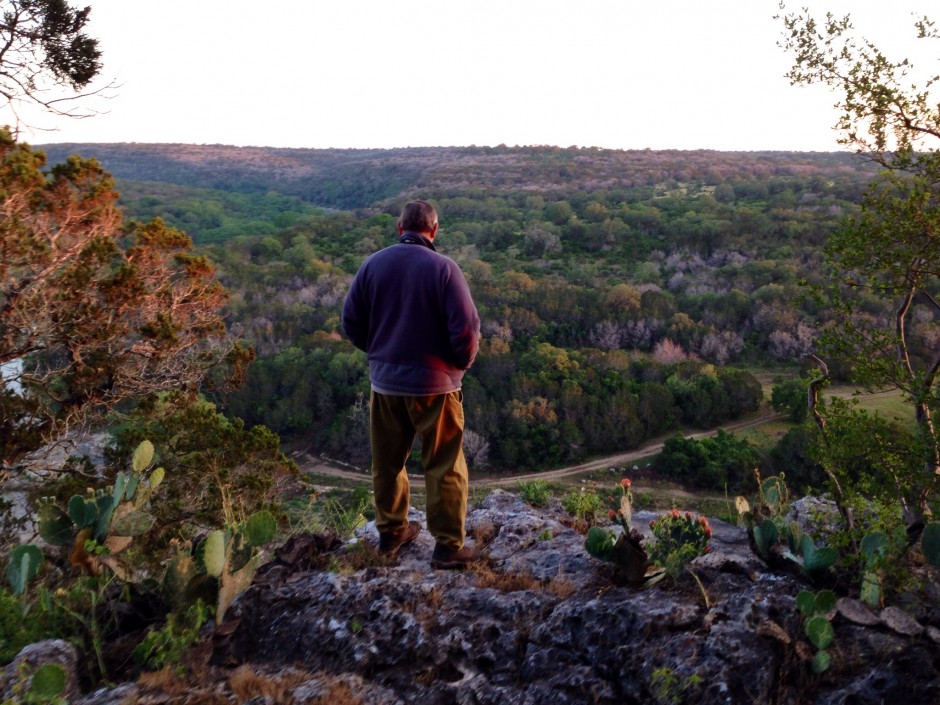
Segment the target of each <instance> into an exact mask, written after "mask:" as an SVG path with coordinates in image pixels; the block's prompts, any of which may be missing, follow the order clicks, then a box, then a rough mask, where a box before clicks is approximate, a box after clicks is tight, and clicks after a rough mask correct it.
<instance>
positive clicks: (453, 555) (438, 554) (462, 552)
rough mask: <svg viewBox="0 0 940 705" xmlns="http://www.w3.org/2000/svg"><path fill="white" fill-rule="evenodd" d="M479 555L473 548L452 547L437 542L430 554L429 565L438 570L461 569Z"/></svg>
mask: <svg viewBox="0 0 940 705" xmlns="http://www.w3.org/2000/svg"><path fill="white" fill-rule="evenodd" d="M479 557H480V556H479V552H478V551H477V550H476V549H475V548H468V547H467V546H464V547H463V548H454V547H452V546H445V545H444V544H441V543H439V544H437V545H436V546H435V547H434V553H433V554H431V567H432V568H435V569H438V570H463V569H464V568H466V567H467V566H468V565H469V564H471V563H473V562H474V561H475V560H477V559H479Z"/></svg>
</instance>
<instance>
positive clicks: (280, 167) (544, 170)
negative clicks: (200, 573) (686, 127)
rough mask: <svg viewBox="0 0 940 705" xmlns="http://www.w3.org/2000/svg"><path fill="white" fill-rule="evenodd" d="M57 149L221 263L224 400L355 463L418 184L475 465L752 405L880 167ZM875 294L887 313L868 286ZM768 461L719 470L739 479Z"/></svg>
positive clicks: (783, 158)
mask: <svg viewBox="0 0 940 705" xmlns="http://www.w3.org/2000/svg"><path fill="white" fill-rule="evenodd" d="M44 149H45V150H46V152H47V154H48V156H49V161H50V162H52V163H54V162H58V161H61V160H62V159H64V158H65V156H66V155H67V154H69V153H72V152H78V153H82V154H89V155H95V156H96V158H98V159H99V160H100V161H101V162H102V164H103V166H104V167H105V168H106V169H107V170H109V171H110V172H111V173H112V174H114V176H115V177H116V178H117V185H118V189H119V191H120V192H121V193H122V199H121V203H122V205H123V206H124V208H125V210H126V212H127V215H128V217H129V218H131V219H140V220H149V219H150V218H152V217H155V216H158V217H160V218H162V219H163V220H165V221H166V222H167V224H168V225H170V226H173V227H177V228H180V229H182V230H185V231H186V232H187V233H189V234H190V235H191V236H192V237H193V238H194V240H195V242H196V243H197V245H199V246H200V249H201V250H202V251H204V252H205V253H207V254H208V255H209V257H210V258H211V260H212V261H213V262H214V263H216V265H217V267H218V274H219V278H220V280H221V281H222V283H223V284H224V285H225V287H226V288H227V289H228V290H229V292H230V294H231V299H230V301H229V304H228V309H227V317H228V323H229V329H230V331H231V332H232V334H233V335H235V336H236V337H238V338H240V339H243V340H244V341H245V342H246V343H248V344H249V345H251V346H252V347H253V348H254V350H255V352H256V354H257V360H256V362H255V363H254V364H253V365H252V366H251V367H250V369H249V372H248V375H247V379H246V382H245V384H244V385H243V386H242V387H241V389H240V390H238V391H237V392H235V393H233V394H230V395H227V396H224V397H223V396H218V397H216V398H214V399H213V401H215V402H216V403H217V404H219V406H220V408H223V409H224V410H225V411H226V413H229V414H231V415H233V416H236V417H240V418H242V419H244V420H245V422H246V423H247V424H248V425H249V426H251V425H256V424H263V425H265V426H267V427H269V428H270V429H272V430H274V431H276V432H277V433H278V434H280V435H281V437H282V439H283V440H284V441H285V442H286V443H288V444H290V445H291V446H293V447H302V448H305V449H307V450H308V451H309V452H311V453H314V454H325V455H327V456H329V457H331V458H335V459H339V460H343V461H346V462H350V463H353V464H358V465H363V464H367V454H368V426H367V400H368V370H367V363H366V360H365V356H364V355H363V354H362V353H361V352H359V351H357V350H355V349H354V348H353V347H352V346H351V344H349V343H348V342H347V341H345V340H344V339H343V338H342V336H341V335H340V332H339V311H340V307H341V305H342V302H343V298H344V295H345V292H346V289H347V287H348V284H349V281H350V279H351V276H352V275H353V274H354V273H355V271H356V269H357V267H358V266H359V264H360V263H361V261H362V260H363V259H364V258H365V257H366V256H367V255H368V254H370V253H372V252H374V251H376V250H378V249H380V248H382V247H384V246H387V245H389V244H391V243H393V242H394V237H395V234H396V233H395V221H396V217H397V214H398V212H399V209H400V207H401V205H402V204H403V203H404V202H405V200H407V199H410V198H426V199H429V200H431V201H432V202H434V203H435V205H436V206H437V207H438V210H439V212H440V214H441V233H440V235H439V238H438V244H439V251H441V252H442V253H444V254H446V255H448V256H450V257H452V258H453V259H455V260H456V261H457V262H458V263H459V264H460V265H461V267H462V269H463V270H464V272H465V274H466V276H467V279H468V281H469V283H470V286H471V289H472V291H473V294H474V297H475V299H476V302H477V305H478V307H479V309H480V314H481V319H482V321H483V343H482V348H481V353H480V355H479V358H478V360H477V362H476V364H475V365H474V367H473V369H472V370H471V371H470V373H469V374H468V376H467V378H466V380H465V385H464V392H465V408H466V414H467V429H468V433H467V439H466V451H467V455H468V459H469V461H470V463H471V465H472V466H473V467H475V468H476V469H477V470H485V469H495V470H499V471H513V470H517V469H518V470H535V469H544V468H548V467H552V466H558V465H561V464H566V463H573V462H576V461H580V460H583V459H586V458H589V457H592V456H595V457H596V456H599V455H602V454H606V453H612V452H619V451H623V450H626V449H630V448H634V447H636V446H637V445H639V444H640V443H642V442H643V441H645V440H647V439H649V438H651V437H655V436H662V435H664V434H667V433H669V432H671V431H674V430H677V429H680V428H694V429H706V428H712V427H715V426H717V425H719V424H722V423H724V422H727V421H729V420H731V419H736V418H739V417H741V416H742V415H746V414H750V413H752V412H754V411H756V410H757V409H758V407H759V405H760V404H761V402H762V400H763V393H762V389H761V384H760V383H759V382H758V379H757V378H756V376H755V374H754V370H755V369H757V368H759V369H762V370H768V369H769V370H778V371H779V372H781V373H786V374H787V375H792V374H793V373H794V370H795V369H796V366H797V365H798V364H799V363H800V361H801V360H803V358H804V357H805V356H806V354H807V353H809V352H810V351H811V350H812V346H813V344H814V339H815V337H816V335H817V333H818V331H820V330H821V329H823V328H825V327H827V326H828V325H829V324H830V323H831V322H832V321H831V316H832V315H833V314H832V312H831V311H830V310H829V308H828V307H827V306H826V304H825V301H822V300H820V299H819V298H818V297H817V298H814V297H811V296H807V295H806V294H807V293H808V291H809V289H808V288H807V287H806V286H804V285H807V284H809V285H812V284H820V283H823V282H822V281H821V278H822V277H824V276H825V275H824V274H823V270H822V267H821V264H822V258H823V246H824V243H825V242H826V240H827V238H828V236H829V235H830V234H831V233H832V232H833V230H834V229H835V228H837V227H838V226H839V223H840V222H841V221H842V219H843V217H844V216H846V215H847V214H849V213H852V212H854V211H855V209H857V204H858V202H859V201H860V199H861V196H862V193H863V192H864V190H865V188H866V186H867V184H868V182H869V181H870V179H871V177H872V176H873V175H874V174H875V171H874V169H873V167H872V165H871V164H870V163H866V162H864V161H862V160H861V159H860V158H859V157H856V156H853V155H849V154H842V153H772V152H769V153H721V152H708V151H698V152H677V151H665V152H656V151H649V150H645V151H630V152H625V151H614V150H601V149H583V148H581V149H579V148H568V149H563V148H555V147H495V148H474V147H470V148H422V149H413V150H406V149H399V150H277V149H259V148H230V147H218V146H201V147H200V146H185V145H161V146H157V145H50V146H46V147H45V148H44ZM860 296H864V295H863V294H860ZM862 311H863V313H864V315H867V316H871V317H872V318H875V319H879V320H880V319H885V320H886V317H888V316H890V312H889V311H887V310H885V309H884V304H883V303H882V302H881V301H880V300H879V299H877V298H874V297H872V298H871V300H870V301H866V302H864V303H863V307H862ZM928 323H929V322H928V321H922V322H921V324H922V325H923V326H925V327H926V326H927V325H928ZM921 339H922V340H927V337H924V336H922V337H921ZM915 352H916V351H915ZM833 372H834V373H835V374H836V375H838V374H840V373H841V372H845V371H840V370H838V369H834V370H833ZM790 440H792V439H790ZM792 459H793V454H792V453H791V454H790V456H789V460H790V461H792ZM762 462H764V463H765V464H766V465H772V463H773V459H772V458H764V459H763V461H762ZM752 468H753V464H752V463H751V462H745V463H741V464H740V470H739V471H735V470H734V469H733V467H731V469H729V468H728V467H726V468H724V469H723V470H722V471H720V472H719V473H718V474H717V476H715V477H711V478H710V479H709V482H708V484H710V485H712V486H714V487H718V488H720V487H721V486H722V485H723V484H724V483H728V484H729V485H730V486H731V487H732V488H735V487H738V486H740V485H742V484H743V483H745V482H747V481H748V480H749V473H750V470H751V469H752ZM768 469H772V468H768ZM729 475H730V476H729Z"/></svg>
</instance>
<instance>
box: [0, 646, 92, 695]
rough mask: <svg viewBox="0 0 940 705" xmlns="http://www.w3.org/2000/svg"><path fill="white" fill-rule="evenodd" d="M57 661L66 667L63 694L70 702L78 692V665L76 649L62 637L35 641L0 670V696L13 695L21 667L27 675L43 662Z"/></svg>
mask: <svg viewBox="0 0 940 705" xmlns="http://www.w3.org/2000/svg"><path fill="white" fill-rule="evenodd" d="M50 663H52V664H56V665H57V666H60V667H61V668H63V669H64V670H65V673H66V681H65V691H64V692H63V696H64V697H65V699H66V700H68V701H69V702H72V701H74V700H75V697H76V696H77V695H78V675H77V674H76V671H75V668H76V666H77V664H78V650H77V649H76V648H75V647H74V646H73V645H72V644H70V643H68V642H67V641H64V640H62V639H47V640H46V641H40V642H37V643H35V644H30V645H28V646H24V647H23V650H22V651H20V652H19V653H18V654H17V655H16V658H14V659H13V661H12V662H11V663H10V664H9V665H7V666H5V667H4V668H3V669H2V670H0V699H2V700H3V701H4V702H5V701H6V700H5V699H6V698H12V697H13V692H12V691H13V688H14V686H17V685H20V683H19V682H18V681H19V679H20V678H22V674H21V669H24V670H25V672H26V673H27V677H30V676H31V675H32V674H33V673H34V672H35V671H36V669H38V668H39V667H40V666H45V665H46V664H50Z"/></svg>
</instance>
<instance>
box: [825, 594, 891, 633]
mask: <svg viewBox="0 0 940 705" xmlns="http://www.w3.org/2000/svg"><path fill="white" fill-rule="evenodd" d="M836 612H838V613H839V614H840V615H842V618H843V619H846V620H848V621H849V622H852V623H853V624H861V625H862V626H865V627H871V626H873V625H875V624H879V623H880V622H881V618H880V617H879V616H878V615H877V614H875V613H874V612H873V611H872V610H871V608H869V607H868V605H866V604H865V603H863V602H859V601H858V600H853V599H852V598H849V597H840V598H839V599H838V600H836Z"/></svg>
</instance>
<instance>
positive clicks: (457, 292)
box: [445, 264, 480, 370]
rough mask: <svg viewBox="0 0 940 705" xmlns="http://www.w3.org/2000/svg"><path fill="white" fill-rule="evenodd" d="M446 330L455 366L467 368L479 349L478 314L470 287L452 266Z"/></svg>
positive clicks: (447, 298) (462, 368)
mask: <svg viewBox="0 0 940 705" xmlns="http://www.w3.org/2000/svg"><path fill="white" fill-rule="evenodd" d="M445 302H446V310H447V330H448V333H449V334H450V346H451V350H452V351H453V354H454V364H455V365H456V367H457V369H460V370H466V369H467V368H469V367H470V365H472V364H473V361H474V360H475V359H476V356H477V352H478V351H479V350H480V315H479V314H478V313H477V308H476V305H474V303H473V297H472V296H471V295H470V287H469V286H468V285H467V280H466V279H465V278H464V276H463V273H462V272H461V271H460V269H459V268H458V267H457V265H456V264H455V265H454V271H453V273H452V275H451V276H450V278H449V291H448V292H447V295H446V297H445Z"/></svg>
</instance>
